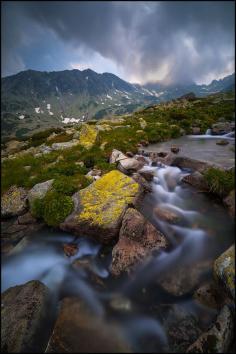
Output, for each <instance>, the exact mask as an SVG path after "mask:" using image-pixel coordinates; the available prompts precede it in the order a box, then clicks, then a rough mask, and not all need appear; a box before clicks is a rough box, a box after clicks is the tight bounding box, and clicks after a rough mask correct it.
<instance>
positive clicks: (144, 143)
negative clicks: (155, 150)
mask: <svg viewBox="0 0 236 354" xmlns="http://www.w3.org/2000/svg"><path fill="white" fill-rule="evenodd" d="M140 144H141V145H142V146H148V145H149V142H148V141H147V140H140Z"/></svg>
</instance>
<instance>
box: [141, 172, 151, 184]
mask: <svg viewBox="0 0 236 354" xmlns="http://www.w3.org/2000/svg"><path fill="white" fill-rule="evenodd" d="M139 174H140V175H141V176H142V177H144V178H145V180H146V181H148V182H151V181H152V180H153V177H154V173H153V171H139Z"/></svg>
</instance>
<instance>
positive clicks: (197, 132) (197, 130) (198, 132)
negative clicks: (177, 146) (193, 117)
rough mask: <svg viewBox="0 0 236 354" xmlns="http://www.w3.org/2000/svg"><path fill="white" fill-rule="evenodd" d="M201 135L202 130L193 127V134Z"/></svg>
mask: <svg viewBox="0 0 236 354" xmlns="http://www.w3.org/2000/svg"><path fill="white" fill-rule="evenodd" d="M200 133H201V128H199V127H193V128H192V134H194V135H197V134H200Z"/></svg>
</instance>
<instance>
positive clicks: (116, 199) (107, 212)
mask: <svg viewBox="0 0 236 354" xmlns="http://www.w3.org/2000/svg"><path fill="white" fill-rule="evenodd" d="M142 195H143V189H142V188H141V187H140V186H139V184H138V183H136V182H135V181H134V180H133V179H132V178H130V177H128V176H126V175H124V174H122V173H121V172H119V171H117V170H113V171H111V172H109V173H107V174H105V175H103V176H102V177H101V178H100V179H99V180H97V181H95V182H93V183H92V184H90V185H89V186H88V187H87V188H85V189H82V190H80V191H79V192H77V193H75V194H74V195H73V200H74V205H75V208H74V211H73V213H72V214H71V215H69V216H68V217H67V218H66V219H65V221H64V222H63V223H62V224H61V225H60V227H61V229H62V230H64V231H69V232H72V233H74V234H76V235H86V236H91V237H94V238H95V239H97V240H98V241H100V242H102V243H109V242H110V241H111V240H113V239H116V238H117V236H118V233H119V228H120V225H121V220H122V217H123V215H124V213H125V211H126V209H127V208H128V206H129V205H136V204H137V203H138V202H139V200H140V198H141V197H142Z"/></svg>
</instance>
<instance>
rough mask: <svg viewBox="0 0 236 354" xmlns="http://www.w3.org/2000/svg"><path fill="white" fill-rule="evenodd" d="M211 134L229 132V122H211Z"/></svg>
mask: <svg viewBox="0 0 236 354" xmlns="http://www.w3.org/2000/svg"><path fill="white" fill-rule="evenodd" d="M211 131H212V135H221V134H226V133H229V132H231V124H230V122H218V123H215V124H212V130H211Z"/></svg>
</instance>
